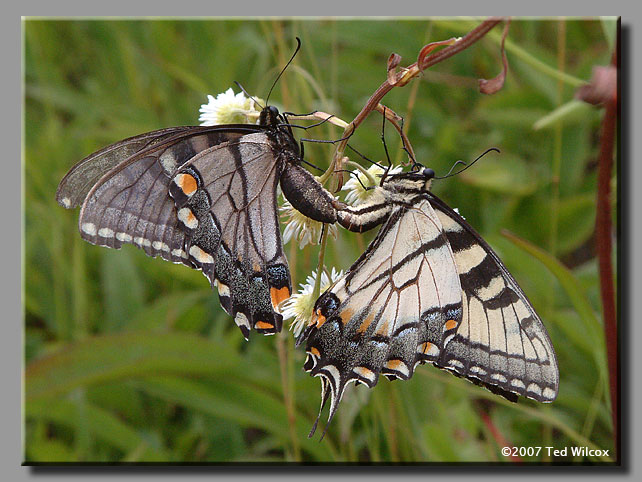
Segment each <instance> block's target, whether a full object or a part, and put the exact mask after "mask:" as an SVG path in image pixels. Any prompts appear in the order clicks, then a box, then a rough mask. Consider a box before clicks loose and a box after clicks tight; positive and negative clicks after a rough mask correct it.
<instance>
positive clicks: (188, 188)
mask: <svg viewBox="0 0 642 482" xmlns="http://www.w3.org/2000/svg"><path fill="white" fill-rule="evenodd" d="M176 184H178V187H180V188H181V189H182V190H183V192H184V193H185V194H186V195H187V196H191V195H192V194H194V193H195V192H196V189H197V188H198V184H197V183H196V178H195V177H194V176H191V175H189V174H181V175H179V176H178V182H177V183H176Z"/></svg>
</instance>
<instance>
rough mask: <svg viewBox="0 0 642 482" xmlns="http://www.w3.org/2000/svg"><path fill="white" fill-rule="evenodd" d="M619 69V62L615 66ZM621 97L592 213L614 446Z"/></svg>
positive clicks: (607, 118)
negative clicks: (615, 183) (614, 207)
mask: <svg viewBox="0 0 642 482" xmlns="http://www.w3.org/2000/svg"><path fill="white" fill-rule="evenodd" d="M618 49H619V43H618V45H617V46H616V48H615V50H614V52H613V57H612V59H611V64H612V65H614V66H618V63H619V57H618ZM618 73H619V66H618ZM619 106H620V100H619V97H618V98H617V100H616V101H613V100H612V99H611V100H607V101H605V102H604V118H603V119H602V134H601V140H600V159H599V166H598V171H597V213H596V216H595V244H596V249H597V257H598V263H599V273H600V294H601V298H602V311H603V316H604V332H605V336H606V357H607V361H608V368H609V389H610V395H611V416H612V418H613V437H614V441H615V445H616V450H617V449H618V448H619V447H617V445H618V444H617V440H618V423H617V422H618V390H619V379H618V371H619V370H618V334H617V333H618V331H617V317H616V311H615V289H614V287H613V265H612V263H611V256H612V242H611V236H612V221H611V202H610V199H611V173H612V171H613V146H614V145H615V135H616V127H617V118H618V113H619Z"/></svg>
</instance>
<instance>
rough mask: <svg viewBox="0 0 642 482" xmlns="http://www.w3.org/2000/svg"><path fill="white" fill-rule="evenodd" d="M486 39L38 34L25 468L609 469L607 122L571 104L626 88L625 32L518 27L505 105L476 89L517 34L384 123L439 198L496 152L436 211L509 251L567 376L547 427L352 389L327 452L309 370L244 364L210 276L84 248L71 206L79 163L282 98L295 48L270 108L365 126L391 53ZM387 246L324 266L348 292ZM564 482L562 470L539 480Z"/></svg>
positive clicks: (371, 140) (175, 32) (38, 29)
mask: <svg viewBox="0 0 642 482" xmlns="http://www.w3.org/2000/svg"><path fill="white" fill-rule="evenodd" d="M477 23H478V21H476V20H462V19H416V20H410V19H403V20H401V19H400V20H377V21H374V20H368V21H363V20H295V21H289V20H260V19H257V20H251V21H250V20H226V21H217V20H113V21H103V20H100V21H93V20H78V21H66V20H55V21H48V20H26V21H25V22H24V24H23V27H24V28H23V31H24V92H25V100H24V126H25V128H24V174H25V175H24V221H25V224H24V226H25V230H24V248H25V249H24V275H23V276H24V298H23V300H24V318H25V331H24V354H25V386H24V419H25V422H24V454H25V455H24V457H25V460H26V461H29V462H35V461H45V462H53V461H127V462H138V461H173V462H180V461H192V462H204V461H209V462H219V461H231V462H246V461H307V462H321V461H338V462H344V461H399V462H415V461H431V462H433V461H438V462H460V461H509V460H510V459H507V458H506V457H503V456H502V455H501V454H500V451H499V449H500V448H501V446H502V445H504V444H506V445H515V446H524V447H527V446H553V447H555V448H563V447H565V446H586V447H589V448H600V449H610V450H611V452H610V453H611V455H612V454H613V441H612V433H613V427H612V425H611V417H610V400H609V398H608V376H607V369H606V361H605V359H606V357H605V344H604V336H603V327H602V316H601V310H600V302H599V291H598V277H597V269H596V260H595V258H594V255H593V254H592V245H593V241H592V240H593V229H594V221H595V185H596V159H597V150H598V140H599V135H598V132H599V130H598V128H599V121H600V118H601V110H599V109H596V108H593V107H590V106H587V105H584V104H580V103H579V102H575V101H573V100H572V99H573V94H574V91H575V89H576V88H577V86H578V85H581V83H583V82H585V81H588V80H589V79H590V76H591V69H592V68H593V66H595V65H605V64H608V62H609V60H610V55H611V51H612V49H613V47H614V40H615V20H614V19H605V20H599V19H596V20H572V19H567V20H565V21H560V20H554V21H542V20H519V19H518V20H514V21H513V23H512V25H511V27H510V33H509V37H508V41H507V55H508V61H509V65H510V67H509V72H508V78H507V81H506V85H505V87H504V89H503V90H501V91H500V92H499V93H497V94H495V95H493V96H484V95H482V94H480V93H479V92H478V90H477V88H476V85H477V83H476V79H477V78H481V77H483V78H491V77H494V76H495V75H496V74H498V73H499V71H500V69H501V63H500V61H499V39H500V34H501V28H496V29H495V30H494V31H493V32H491V34H490V35H489V36H487V37H486V38H484V39H483V40H482V41H481V42H479V43H477V44H476V45H475V46H473V47H472V48H470V49H468V50H466V51H464V52H463V53H461V54H459V55H457V56H455V57H453V58H451V59H449V60H447V61H445V62H443V63H441V64H438V65H437V66H435V67H433V68H431V69H430V70H429V71H427V72H425V73H424V75H423V76H422V78H421V79H419V80H415V81H413V82H412V83H411V84H410V85H409V86H407V87H404V88H399V89H395V90H393V91H392V92H391V93H390V94H389V95H388V96H387V97H386V98H385V99H384V103H385V104H386V105H387V106H389V107H390V108H392V109H393V110H395V111H396V112H397V113H398V114H400V115H402V116H404V117H405V118H406V125H407V126H408V136H409V138H410V140H411V142H412V143H413V145H414V148H415V150H416V154H417V157H418V159H419V160H420V161H421V162H423V163H424V164H426V165H429V166H431V167H432V168H433V169H435V171H436V172H437V173H438V175H439V174H441V175H443V174H445V173H446V172H447V171H448V170H449V169H450V167H451V166H452V164H453V162H455V161H456V160H458V159H463V160H466V161H470V160H472V159H474V158H475V157H477V156H478V155H479V154H480V153H481V152H483V151H484V150H486V149H487V148H489V147H498V148H499V149H500V150H501V155H497V154H491V155H488V156H486V157H485V158H484V159H483V160H482V161H480V162H478V163H477V164H476V165H475V167H474V168H472V169H469V170H467V171H466V172H465V173H463V174H461V175H459V176H456V177H454V178H449V179H447V180H444V181H439V182H436V183H435V187H434V190H435V191H436V192H437V194H438V195H439V196H440V197H442V199H444V200H446V201H447V202H448V203H449V204H450V205H451V206H456V207H458V208H459V210H460V212H461V213H462V214H464V216H466V218H467V219H468V221H469V222H470V223H471V224H472V225H473V226H475V227H476V228H477V229H478V230H479V232H480V233H481V234H482V235H483V236H484V237H485V239H486V240H487V241H488V242H489V243H490V244H491V245H492V246H493V247H495V248H496V250H497V251H498V253H499V254H500V256H501V257H502V259H503V260H504V261H505V263H506V265H507V266H508V268H509V269H510V270H511V272H512V273H513V274H514V276H515V278H516V279H517V280H518V281H519V282H520V284H521V285H522V288H523V289H524V291H525V292H526V293H527V294H528V296H529V298H530V299H531V301H532V303H533V305H534V306H535V308H536V309H537V310H538V312H539V313H540V315H541V317H542V319H543V320H544V321H545V324H546V327H547V329H548V331H549V334H550V336H551V339H552V341H553V344H554V346H555V349H556V352H557V355H558V360H559V366H560V376H561V381H560V392H559V397H558V399H557V401H556V402H555V403H553V404H551V405H541V404H537V403H535V402H531V401H529V400H520V402H519V403H518V404H511V403H509V402H505V401H504V400H503V399H500V398H499V397H496V396H494V395H492V394H490V393H489V392H487V391H485V390H483V389H481V388H478V387H476V386H474V385H472V384H470V383H468V382H467V381H465V380H461V379H457V378H455V377H452V376H451V375H449V374H447V373H444V372H441V371H439V370H436V369H434V368H433V367H430V366H423V367H421V368H419V369H418V370H417V372H416V374H415V376H414V377H413V378H412V380H410V381H408V382H395V383H390V382H388V381H387V380H385V379H382V380H381V382H380V383H379V384H378V385H377V387H376V388H375V389H373V390H368V389H367V388H366V387H363V386H360V387H355V388H353V389H350V390H349V391H348V392H347V393H346V395H345V396H344V400H343V401H342V405H341V409H340V410H339V412H338V415H337V417H335V420H334V421H333V423H332V425H331V426H330V428H329V430H328V432H327V434H326V436H325V438H324V440H323V441H322V442H321V443H319V442H318V435H319V433H317V437H316V438H314V439H311V440H309V439H308V438H307V434H308V431H309V429H310V427H311V425H312V423H313V421H314V419H315V417H316V415H317V411H318V407H319V381H318V380H317V379H312V378H311V377H309V376H308V375H307V374H305V373H304V372H303V371H302V369H301V367H302V364H303V360H304V353H303V350H302V349H295V348H294V343H293V338H292V336H291V333H290V332H287V331H286V332H284V333H281V334H280V335H277V336H276V337H261V336H256V334H253V336H252V338H251V340H250V342H249V343H246V342H245V341H244V340H243V338H242V336H241V335H240V332H239V330H238V329H237V328H236V326H235V325H234V323H233V322H232V320H231V318H230V317H229V316H227V315H226V314H225V313H224V312H223V310H222V309H221V308H220V306H219V304H218V299H217V296H216V294H215V293H213V292H212V291H211V289H210V287H209V284H208V282H207V280H206V279H205V278H204V277H203V276H202V275H201V274H200V273H198V272H196V271H191V270H189V269H187V268H185V267H183V266H178V265H172V264H170V263H167V262H164V261H162V260H159V259H150V258H147V257H146V256H145V255H144V253H143V252H142V251H140V250H138V249H136V248H135V247H132V246H127V247H125V248H123V249H122V250H120V251H112V250H108V249H103V248H99V247H96V246H92V245H89V244H87V243H85V242H84V241H82V240H81V239H80V236H79V235H78V232H77V212H70V211H66V210H64V209H63V208H61V207H60V206H58V205H57V204H56V202H55V200H54V193H55V190H56V187H57V184H58V182H59V181H60V179H61V178H62V177H63V175H64V174H65V172H66V171H67V170H68V169H69V168H70V167H71V166H72V165H73V164H74V163H75V162H76V161H78V160H79V159H81V158H83V157H85V156H86V155H87V154H89V153H91V152H93V151H94V150H97V149H99V148H101V147H103V146H105V145H107V144H109V143H112V142H115V141H118V140H120V139H122V138H125V137H129V136H132V135H135V134H138V133H142V132H146V131H150V130H154V129H158V128H162V127H167V126H174V125H183V124H197V123H198V121H197V119H198V109H199V106H200V104H202V103H204V102H205V101H206V98H205V95H206V94H213V95H216V94H217V93H219V92H223V91H224V90H227V89H228V88H229V87H231V86H233V84H232V82H233V81H234V80H238V81H239V82H241V84H242V85H243V86H244V87H245V88H246V89H247V90H248V91H249V92H251V93H255V94H256V95H258V96H261V97H263V98H265V96H266V95H267V91H268V90H269V87H270V85H271V84H272V82H273V80H274V79H275V77H276V75H277V74H278V71H279V70H280V69H281V67H282V66H283V65H284V64H285V62H286V61H287V59H288V58H289V56H290V55H291V53H292V51H293V48H294V45H295V42H294V37H295V36H299V37H300V38H301V39H302V44H303V46H302V49H301V52H300V53H299V55H298V57H297V58H296V60H295V62H294V64H293V65H292V66H291V67H290V68H289V69H288V70H287V71H286V72H285V74H284V75H283V77H282V78H281V80H280V81H279V84H278V85H277V87H276V89H275V91H274V93H273V95H272V98H271V99H270V102H271V103H275V104H276V105H277V106H279V107H280V108H286V109H287V110H290V111H296V112H308V111H311V110H314V109H321V110H324V111H326V112H330V113H333V114H336V115H337V116H339V117H341V118H343V119H345V120H347V121H349V120H351V119H352V118H353V117H354V116H355V115H356V114H357V113H358V112H359V110H360V109H361V107H362V106H363V104H364V103H365V101H366V100H367V99H368V97H369V96H370V95H371V94H372V93H373V92H374V90H375V89H376V88H377V87H378V86H379V85H380V84H381V83H382V82H383V81H384V79H385V76H386V60H387V58H388V56H389V55H390V53H392V52H396V53H398V54H400V55H401V56H402V57H403V60H402V63H401V65H409V64H410V63H412V62H414V61H415V59H416V56H417V54H418V52H419V50H420V49H421V47H422V46H423V45H424V44H426V43H427V42H429V41H435V40H442V39H446V38H449V37H453V36H462V35H464V34H465V33H466V32H467V31H469V30H470V29H471V28H473V27H474V26H475V25H476V24H477ZM235 90H236V91H238V89H236V88H235ZM536 123H538V124H537V126H538V127H539V128H538V129H535V128H534V125H535V124H536ZM380 134H381V119H380V116H378V115H373V116H371V118H370V119H369V120H368V121H367V122H366V123H365V124H364V125H363V126H362V127H361V128H359V130H358V131H357V134H356V135H355V137H354V138H353V140H352V141H351V144H352V145H353V146H355V147H356V148H357V149H359V150H360V151H361V152H363V153H364V154H365V155H367V156H368V157H369V158H371V159H377V160H382V159H383V158H384V153H383V149H382V144H381V141H380ZM302 135H303V136H306V137H314V138H320V139H331V138H335V139H336V138H338V137H339V136H340V131H339V130H338V129H336V128H335V129H333V128H332V127H330V126H327V125H326V126H323V127H319V128H316V129H313V130H311V131H309V132H307V133H305V134H302ZM387 140H388V147H389V149H390V151H391V157H392V158H393V160H396V161H401V160H403V159H404V156H403V152H402V151H401V150H400V149H399V142H398V138H397V136H396V135H395V134H394V132H393V130H392V129H388V130H387ZM331 153H332V146H330V145H327V144H324V145H314V144H310V143H307V144H306V159H308V160H309V161H311V162H314V163H316V164H318V165H320V166H322V167H326V166H327V165H328V161H329V159H330V156H331ZM353 160H355V161H360V162H362V163H365V161H363V160H360V159H359V158H357V157H355V156H353ZM615 182H616V179H615V177H614V178H613V186H614V188H615V187H616V186H615ZM614 192H615V191H614ZM613 204H614V206H615V203H613ZM614 209H615V208H614ZM614 214H615V213H614ZM502 229H507V230H509V231H511V232H513V233H515V234H517V235H518V236H519V237H520V238H522V239H524V240H527V242H528V246H527V248H529V247H530V251H527V250H524V249H522V248H520V247H519V243H516V242H513V241H511V240H510V239H507V238H506V237H504V236H502V235H501V233H500V232H501V230H502ZM373 235H374V234H373V233H369V234H367V235H363V236H359V235H354V234H351V233H347V232H345V231H341V232H340V233H339V238H338V239H337V240H336V241H333V240H331V242H330V243H329V245H328V250H327V254H326V260H327V263H326V265H327V266H330V265H332V266H336V267H337V268H340V269H346V268H347V267H348V266H349V265H350V264H351V263H352V261H354V260H355V259H356V258H357V257H358V255H359V254H360V253H361V252H362V251H363V249H364V247H365V246H366V245H367V242H368V241H369V240H370V239H371V238H372V236H373ZM533 247H539V248H541V249H540V250H539V251H535V250H534V249H533ZM286 250H287V251H288V252H289V259H290V263H291V268H292V275H293V281H294V283H295V285H298V283H301V282H303V281H304V280H305V277H306V275H307V274H309V272H310V271H311V270H312V269H314V268H315V264H316V259H317V254H318V246H313V247H310V246H308V247H306V248H305V249H304V250H303V252H298V248H297V246H291V245H288V246H286ZM326 410H327V409H326ZM324 419H325V415H323V416H322V423H323V420H324ZM551 459H552V458H551V457H550V456H548V455H547V453H546V451H542V452H541V453H539V455H538V456H532V457H530V456H523V457H522V460H524V461H550V460H551ZM556 460H557V461H559V459H556ZM564 460H566V461H572V462H586V461H590V462H600V461H608V460H610V459H609V458H606V459H604V458H600V457H592V458H581V457H580V458H571V457H569V458H567V459H564Z"/></svg>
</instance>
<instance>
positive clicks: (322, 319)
mask: <svg viewBox="0 0 642 482" xmlns="http://www.w3.org/2000/svg"><path fill="white" fill-rule="evenodd" d="M325 322H326V319H325V316H323V315H322V314H321V309H318V310H317V328H321V325H323V324H324V323H325Z"/></svg>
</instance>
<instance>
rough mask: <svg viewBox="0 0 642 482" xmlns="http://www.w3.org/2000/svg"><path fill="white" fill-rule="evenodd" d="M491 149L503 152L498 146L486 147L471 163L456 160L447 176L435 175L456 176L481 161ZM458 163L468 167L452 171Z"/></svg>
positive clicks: (443, 177) (444, 177)
mask: <svg viewBox="0 0 642 482" xmlns="http://www.w3.org/2000/svg"><path fill="white" fill-rule="evenodd" d="M491 151H495V152H501V151H500V150H499V149H497V148H496V147H491V148H489V149H486V150H485V151H484V152H483V153H482V154H480V155H479V156H478V157H477V159H475V160H474V161H472V162H471V163H469V164H467V163H466V162H464V161H461V160H459V161H457V162H455V164H453V167H451V168H450V171H448V174H446V175H445V176H441V177H435V179H446V178H447V177H452V176H456V175H457V174H460V173H462V172H464V171H465V170H466V169H468V168H469V167H470V166H472V165H473V164H475V163H476V162H477V161H479V160H480V159H481V158H482V157H484V156H485V155H486V154H488V153H489V152H491ZM458 164H464V165H465V166H466V167H464V168H463V169H460V170H459V171H457V172H452V171H453V169H454V168H455V166H457V165H458Z"/></svg>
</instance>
